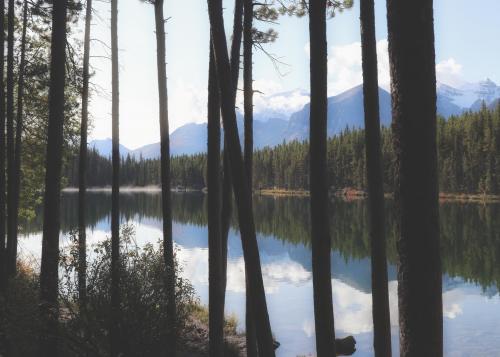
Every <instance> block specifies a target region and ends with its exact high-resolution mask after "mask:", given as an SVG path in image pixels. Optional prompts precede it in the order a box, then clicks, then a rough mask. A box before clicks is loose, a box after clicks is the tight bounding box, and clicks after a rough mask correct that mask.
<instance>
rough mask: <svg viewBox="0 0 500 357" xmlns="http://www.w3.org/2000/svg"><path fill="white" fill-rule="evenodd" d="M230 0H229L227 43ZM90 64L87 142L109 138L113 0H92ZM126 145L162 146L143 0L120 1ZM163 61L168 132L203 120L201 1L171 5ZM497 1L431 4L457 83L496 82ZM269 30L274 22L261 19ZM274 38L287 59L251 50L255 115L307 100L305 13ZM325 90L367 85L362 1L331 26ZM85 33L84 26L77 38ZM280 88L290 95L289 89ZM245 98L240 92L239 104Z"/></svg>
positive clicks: (443, 76)
mask: <svg viewBox="0 0 500 357" xmlns="http://www.w3.org/2000/svg"><path fill="white" fill-rule="evenodd" d="M233 2H234V1H231V0H229V1H228V0H224V6H225V12H224V20H225V26H226V36H227V38H228V42H229V39H230V34H231V30H232V28H231V27H232V17H233ZM94 3H95V5H94V6H95V11H94V18H93V21H92V35H91V37H92V39H93V41H92V43H91V66H92V70H93V73H94V75H93V77H92V83H93V88H94V92H93V96H92V99H91V104H90V113H91V118H92V132H91V134H90V139H91V140H92V139H104V138H108V137H110V136H111V89H110V88H111V63H110V60H109V52H110V51H109V48H108V47H107V46H108V44H109V43H110V32H109V18H110V13H109V7H110V5H109V3H105V2H94ZM385 6H386V5H385V1H381V0H375V13H376V28H377V49H378V56H379V81H380V85H381V86H382V87H385V88H388V86H389V61H388V57H387V22H386V10H385ZM118 7H119V14H118V19H119V20H118V21H119V22H118V41H119V62H120V141H121V143H122V144H123V145H125V146H126V147H128V148H130V149H135V148H137V147H140V146H143V145H146V144H150V143H154V142H158V141H159V122H158V87H157V77H156V76H157V74H156V38H155V33H154V9H153V6H152V5H149V4H145V3H143V2H141V1H139V0H119V5H118ZM164 12H165V16H166V17H167V18H168V20H167V23H166V32H167V34H166V36H167V37H166V46H167V53H166V61H167V76H168V100H169V103H168V108H169V125H170V132H172V131H174V130H175V129H177V128H179V127H180V126H182V125H184V124H187V123H191V122H196V123H202V122H205V121H206V106H207V104H206V97H207V77H208V48H209V43H208V42H209V22H208V12H207V2H206V1H205V0H183V1H173V0H166V1H165V9H164ZM498 13H500V1H498V0H478V1H475V2H474V5H473V6H471V2H470V1H469V0H434V18H435V37H436V68H437V77H438V80H439V81H442V82H444V83H447V84H451V85H459V84H461V83H464V82H477V81H479V80H483V79H485V78H490V79H492V80H493V81H495V82H496V83H500V69H499V64H500V63H499V62H498V59H499V58H500V41H499V38H500V26H498ZM258 27H260V28H262V29H265V28H268V27H269V25H268V24H267V25H259V24H258ZM273 28H274V29H275V30H276V31H277V32H278V33H279V37H278V39H277V41H276V42H275V43H273V44H269V45H266V51H267V52H268V53H272V54H273V55H274V56H275V57H276V58H279V59H280V61H281V62H282V63H283V64H282V65H280V66H279V69H278V70H277V69H276V68H275V66H274V65H273V63H272V62H271V61H270V60H269V58H268V57H267V56H266V55H265V54H264V53H262V52H260V51H255V52H254V80H255V83H254V89H256V90H258V91H260V92H261V93H259V94H256V95H255V99H254V102H255V112H256V113H259V112H260V111H264V110H267V109H269V108H271V109H273V110H275V111H284V112H293V111H297V110H300V109H301V108H302V106H303V105H304V104H305V103H307V102H308V101H309V99H308V96H307V93H308V91H309V52H308V46H309V34H308V19H307V16H306V17H304V18H301V19H297V18H290V17H282V18H280V19H279V24H277V25H273ZM327 31H328V49H329V55H328V71H329V75H328V92H329V95H335V94H338V93H341V92H342V91H344V90H347V89H350V88H352V87H354V86H356V85H358V84H360V83H361V78H362V77H361V47H360V31H359V0H355V2H354V7H353V8H352V9H350V10H346V11H344V12H342V13H339V14H337V15H336V16H335V17H334V18H332V19H330V20H329V21H328V24H327ZM80 35H81V37H82V38H83V33H82V32H81V31H76V32H75V36H80ZM283 93H286V95H285V94H283ZM238 102H241V98H240V99H239V100H238Z"/></svg>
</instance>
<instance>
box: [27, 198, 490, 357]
mask: <svg viewBox="0 0 500 357" xmlns="http://www.w3.org/2000/svg"><path fill="white" fill-rule="evenodd" d="M77 203H78V201H77V194H75V193H65V194H64V195H63V200H62V209H61V218H62V222H61V227H62V234H61V245H62V246H64V245H67V244H68V243H69V240H68V235H69V231H70V230H71V229H74V228H76V227H77V212H78V211H77V208H78V207H77ZM120 204H121V214H122V223H128V224H132V225H133V226H134V227H135V231H136V241H137V243H138V244H139V245H143V244H145V243H148V242H149V243H153V244H156V243H157V242H158V240H159V239H160V238H161V237H162V224H161V201H160V194H159V193H155V192H149V193H139V192H133V193H124V194H122V195H121V196H120ZM172 204H173V220H174V222H173V234H174V240H175V243H176V247H177V249H178V251H177V257H178V259H179V261H180V262H181V264H182V267H183V271H182V273H181V274H182V275H183V276H184V277H185V278H187V279H189V280H190V281H191V283H192V284H193V286H194V288H195V290H196V293H197V295H198V296H199V298H200V301H201V302H202V303H204V304H207V303H208V250H207V247H208V244H207V234H208V232H207V213H206V195H204V194H202V193H175V194H173V200H172ZM392 206H393V203H392V201H388V202H387V204H386V210H387V217H388V218H387V231H388V239H389V244H388V261H389V295H390V308H391V324H392V326H393V328H392V335H393V352H394V354H395V355H397V352H398V329H397V276H396V265H395V263H396V248H395V240H394V224H393V207H392ZM110 207H111V195H109V194H108V193H105V192H98V193H89V195H88V212H87V222H88V227H87V230H88V232H87V235H88V238H87V241H88V244H89V245H92V244H94V243H96V242H98V241H101V240H103V239H105V238H106V237H109V235H110V221H109V219H110V216H109V215H110ZM254 208H255V214H256V228H257V232H258V243H259V249H260V253H261V263H262V272H263V277H264V284H265V288H266V295H267V303H268V309H269V314H270V318H271V324H272V328H273V333H274V335H275V336H276V339H277V340H278V341H279V342H280V343H281V347H280V348H279V349H278V353H277V355H278V356H281V357H289V356H290V357H294V356H297V355H309V354H312V352H313V351H314V350H315V348H314V317H313V299H312V292H313V289H312V274H311V252H310V242H309V200H308V199H307V198H296V197H282V198H273V197H265V196H255V197H254ZM331 212H332V215H333V220H332V222H331V232H332V237H333V244H332V252H331V258H332V285H333V299H334V310H335V324H336V333H337V336H338V337H344V336H347V335H354V336H355V338H356V340H357V352H356V356H372V355H373V348H372V337H373V336H372V333H373V327H372V316H371V288H370V284H371V283H370V258H369V256H370V250H369V247H370V244H369V237H368V220H367V215H368V207H367V204H366V202H365V201H355V202H342V201H336V202H333V203H332V205H331ZM499 214H500V204H489V205H481V204H462V203H442V204H441V206H440V223H441V247H442V262H443V305H444V306H443V310H444V343H445V355H446V356H500V331H498V329H497V323H498V321H499V320H500V295H499V292H498V287H499V286H500V267H499V266H498V264H497V263H496V262H498V261H500V220H498V217H499ZM41 222H42V218H41V217H40V216H38V217H37V219H36V220H35V221H34V222H33V223H30V224H25V225H24V226H23V229H22V233H23V237H22V239H21V241H20V244H19V245H20V250H21V255H22V256H23V257H25V258H34V259H35V260H36V259H39V257H40V252H41V228H42V225H41ZM228 245H229V248H228V254H229V257H228V277H227V298H226V313H227V314H235V315H236V316H237V318H238V323H239V327H240V329H241V330H243V329H244V326H245V321H244V316H245V301H244V299H245V278H244V261H243V257H242V255H243V254H242V249H241V243H240V238H239V234H238V230H237V225H236V219H235V217H233V226H232V229H231V231H230V237H229V243H228ZM90 250H91V247H89V251H90Z"/></svg>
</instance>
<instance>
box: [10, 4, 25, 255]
mask: <svg viewBox="0 0 500 357" xmlns="http://www.w3.org/2000/svg"><path fill="white" fill-rule="evenodd" d="M23 6H24V9H23V30H22V35H21V60H20V62H19V70H18V72H19V73H18V84H17V120H16V142H15V149H14V174H13V177H14V181H13V189H14V192H13V196H12V213H11V214H12V217H11V219H12V228H11V229H12V242H13V247H12V250H13V253H12V254H13V256H14V257H17V235H18V221H19V195H20V190H21V150H22V135H23V115H24V113H23V104H24V102H23V101H24V71H25V68H26V29H27V26H28V2H27V0H24V5H23ZM9 220H10V219H9Z"/></svg>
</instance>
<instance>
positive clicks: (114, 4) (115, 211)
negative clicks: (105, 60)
mask: <svg viewBox="0 0 500 357" xmlns="http://www.w3.org/2000/svg"><path fill="white" fill-rule="evenodd" d="M111 76H112V77H111V88H112V89H111V91H112V95H111V96H112V99H111V100H112V103H111V121H112V134H111V135H112V165H113V178H112V191H111V330H110V338H111V355H112V356H118V355H120V353H121V351H122V347H123V346H121V342H122V341H121V323H120V319H121V316H120V304H121V297H120V275H121V272H120V202H119V199H120V149H119V145H120V124H119V115H120V103H119V100H120V94H119V88H120V86H119V77H118V76H119V67H118V0H111Z"/></svg>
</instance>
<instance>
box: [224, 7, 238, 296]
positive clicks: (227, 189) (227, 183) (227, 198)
mask: <svg viewBox="0 0 500 357" xmlns="http://www.w3.org/2000/svg"><path fill="white" fill-rule="evenodd" d="M242 31H243V0H235V2H234V17H233V38H232V41H231V58H230V63H231V83H232V85H233V91H234V98H235V101H236V91H237V90H238V77H239V74H240V50H241V38H242ZM235 105H236V104H234V106H235ZM224 142H225V139H224ZM224 145H225V144H224ZM230 171H231V170H230V168H229V152H228V151H227V150H226V149H225V148H224V159H223V173H224V176H223V182H222V211H221V215H222V221H221V224H222V270H223V280H224V281H223V285H224V291H226V270H227V240H228V235H229V228H230V224H231V212H232V204H233V191H232V187H233V185H232V180H231V172H230ZM223 299H224V300H225V294H224V296H223Z"/></svg>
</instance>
